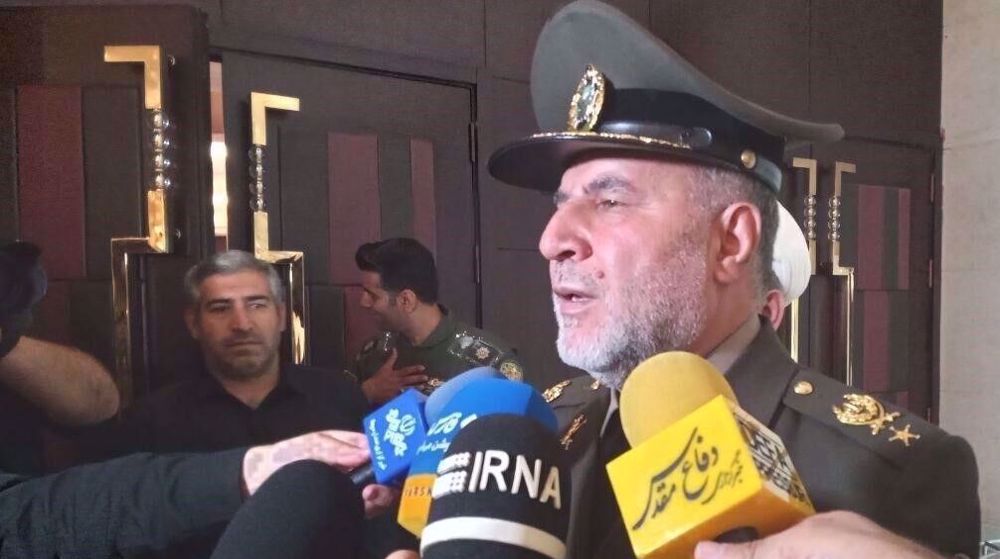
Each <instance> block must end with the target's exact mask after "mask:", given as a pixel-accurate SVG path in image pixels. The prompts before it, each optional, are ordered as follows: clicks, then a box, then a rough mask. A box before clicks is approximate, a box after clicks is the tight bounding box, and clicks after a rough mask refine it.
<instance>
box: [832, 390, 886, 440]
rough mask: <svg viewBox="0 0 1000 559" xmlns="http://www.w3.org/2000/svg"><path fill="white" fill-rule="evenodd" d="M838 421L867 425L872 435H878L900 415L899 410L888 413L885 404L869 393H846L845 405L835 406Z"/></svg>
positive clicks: (846, 423) (834, 411)
mask: <svg viewBox="0 0 1000 559" xmlns="http://www.w3.org/2000/svg"><path fill="white" fill-rule="evenodd" d="M833 414H834V415H835V416H836V417H837V421H839V422H841V423H843V424H845V425H859V426H861V425H866V426H868V427H870V428H871V430H872V436H875V435H878V434H879V433H880V432H882V429H885V428H886V426H887V425H888V424H889V423H892V422H893V421H895V419H896V418H897V417H899V413H898V412H891V413H886V411H885V406H883V405H882V402H879V401H878V400H876V399H875V398H872V397H871V396H869V395H867V394H844V405H843V407H841V406H833Z"/></svg>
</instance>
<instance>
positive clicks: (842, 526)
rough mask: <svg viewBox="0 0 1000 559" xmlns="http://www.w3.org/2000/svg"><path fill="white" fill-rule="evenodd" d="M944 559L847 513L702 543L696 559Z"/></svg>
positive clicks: (839, 512) (840, 512) (818, 515)
mask: <svg viewBox="0 0 1000 559" xmlns="http://www.w3.org/2000/svg"><path fill="white" fill-rule="evenodd" d="M810 557H825V558H828V559H883V558H886V557H892V558H893V559H944V557H943V556H941V555H939V554H937V553H935V552H933V551H931V550H929V549H926V548H924V547H921V546H919V545H917V544H916V543H913V542H911V541H910V540H907V539H905V538H902V537H900V536H897V535H896V534H893V533H892V532H889V531H888V530H885V529H884V528H882V527H880V526H879V525H878V524H875V523H874V522H872V521H871V520H868V519H867V518H865V517H863V516H861V515H859V514H855V513H852V512H846V511H834V512H827V513H823V514H817V515H816V516H812V517H810V518H807V519H805V520H803V521H802V522H800V523H798V524H796V525H795V526H793V527H791V528H789V529H788V530H785V531H784V532H780V533H778V534H774V535H772V536H769V537H767V538H764V539H762V540H759V541H755V542H750V543H745V544H720V543H714V542H702V543H700V544H698V547H697V548H696V549H695V553H694V559H808V558H810Z"/></svg>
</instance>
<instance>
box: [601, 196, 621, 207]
mask: <svg viewBox="0 0 1000 559" xmlns="http://www.w3.org/2000/svg"><path fill="white" fill-rule="evenodd" d="M598 205H599V206H600V207H602V208H617V207H618V206H621V205H622V203H621V201H620V200H611V199H607V198H606V199H604V200H601V201H600V202H599V203H598Z"/></svg>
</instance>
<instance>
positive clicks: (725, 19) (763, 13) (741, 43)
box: [650, 0, 810, 117]
mask: <svg viewBox="0 0 1000 559" xmlns="http://www.w3.org/2000/svg"><path fill="white" fill-rule="evenodd" d="M809 4H810V0H769V1H767V2H753V1H751V2H733V1H732V0H671V1H670V2H655V1H654V2H650V12H651V13H650V19H651V20H652V25H651V29H652V30H653V32H654V33H655V34H656V35H657V36H659V37H661V38H662V39H663V40H665V41H666V42H667V44H669V45H670V46H671V47H673V48H674V50H676V51H677V52H679V53H681V54H682V55H683V56H684V57H685V58H687V59H688V60H689V61H690V62H692V63H693V64H694V65H695V66H697V67H698V68H699V69H700V70H701V71H702V72H704V73H706V74H708V75H709V76H711V77H712V78H713V79H715V80H718V81H719V82H720V83H721V84H723V85H724V86H726V87H728V88H729V89H731V90H733V91H735V92H736V93H739V94H740V95H743V96H746V97H747V98H748V99H751V100H753V101H755V102H757V103H760V104H762V105H766V106H768V107H771V108H773V109H776V110H780V111H784V112H787V113H789V114H792V115H795V116H799V117H805V116H806V115H807V114H808V111H809V88H808V85H807V84H808V83H809V56H808V52H809V33H808V32H807V29H808V23H809Z"/></svg>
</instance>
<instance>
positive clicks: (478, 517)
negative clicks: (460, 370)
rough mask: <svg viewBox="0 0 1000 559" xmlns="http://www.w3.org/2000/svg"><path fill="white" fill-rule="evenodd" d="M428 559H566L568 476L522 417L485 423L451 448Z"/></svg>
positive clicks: (540, 430)
mask: <svg viewBox="0 0 1000 559" xmlns="http://www.w3.org/2000/svg"><path fill="white" fill-rule="evenodd" d="M431 497H432V499H433V500H432V502H431V509H430V516H429V518H428V524H427V527H426V528H424V530H423V533H422V534H421V544H420V551H421V557H422V558H423V559H468V558H470V557H474V558H475V559H564V557H565V556H566V533H567V531H568V529H569V511H570V468H569V464H568V462H567V461H566V458H565V452H564V451H563V449H562V448H561V447H560V446H559V443H558V441H557V440H556V437H555V435H553V434H552V432H551V430H550V429H548V428H546V427H544V426H543V425H542V424H541V423H539V422H537V421H535V420H532V419H528V418H526V417H523V416H517V415H507V414H497V415H489V416H485V417H480V418H479V419H476V420H475V421H473V422H472V423H470V424H469V425H468V426H466V427H465V428H464V429H462V430H461V431H460V432H459V433H458V435H457V436H456V437H455V440H454V441H452V443H451V446H450V447H449V448H448V452H447V454H446V455H445V457H444V458H443V459H442V460H441V462H440V464H439V466H438V470H437V479H436V480H435V481H434V486H433V488H432V490H431Z"/></svg>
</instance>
